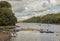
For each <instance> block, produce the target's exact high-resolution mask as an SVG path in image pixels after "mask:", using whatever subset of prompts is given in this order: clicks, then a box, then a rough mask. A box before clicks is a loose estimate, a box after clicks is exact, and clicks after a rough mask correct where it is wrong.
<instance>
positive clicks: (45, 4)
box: [5, 0, 60, 20]
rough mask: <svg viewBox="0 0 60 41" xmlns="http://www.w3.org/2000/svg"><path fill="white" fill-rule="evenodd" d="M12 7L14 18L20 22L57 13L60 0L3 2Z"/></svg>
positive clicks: (13, 0)
mask: <svg viewBox="0 0 60 41" xmlns="http://www.w3.org/2000/svg"><path fill="white" fill-rule="evenodd" d="M5 1H8V2H9V3H10V4H11V5H12V10H13V12H14V13H15V15H16V17H17V18H18V20H19V19H21V20H23V19H26V18H30V17H32V16H39V15H45V14H48V13H52V12H55V13H57V12H59V11H60V10H58V9H60V8H58V7H56V6H60V0H5ZM57 8H58V9H57Z"/></svg>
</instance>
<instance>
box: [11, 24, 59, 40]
mask: <svg viewBox="0 0 60 41" xmlns="http://www.w3.org/2000/svg"><path fill="white" fill-rule="evenodd" d="M17 25H19V26H20V27H19V28H18V29H22V28H23V29H27V28H28V29H38V30H39V29H44V30H47V29H48V30H49V31H54V32H55V33H40V32H39V31H23V30H22V31H19V32H17V36H16V37H12V40H11V41H60V25H52V24H40V23H39V24H38V23H19V24H17ZM56 35H57V36H56Z"/></svg>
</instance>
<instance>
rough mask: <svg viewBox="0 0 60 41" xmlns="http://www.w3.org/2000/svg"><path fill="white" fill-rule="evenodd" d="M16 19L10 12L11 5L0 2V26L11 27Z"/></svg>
mask: <svg viewBox="0 0 60 41" xmlns="http://www.w3.org/2000/svg"><path fill="white" fill-rule="evenodd" d="M16 22H17V18H16V17H15V15H14V13H13V12H12V10H11V5H10V4H9V3H8V2H6V1H1V2H0V26H13V25H15V23H16Z"/></svg>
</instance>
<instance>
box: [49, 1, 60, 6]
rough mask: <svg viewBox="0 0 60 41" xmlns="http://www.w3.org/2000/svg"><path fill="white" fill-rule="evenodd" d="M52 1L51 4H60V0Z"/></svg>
mask: <svg viewBox="0 0 60 41" xmlns="http://www.w3.org/2000/svg"><path fill="white" fill-rule="evenodd" d="M50 2H51V5H53V6H54V5H55V6H56V5H60V0H50Z"/></svg>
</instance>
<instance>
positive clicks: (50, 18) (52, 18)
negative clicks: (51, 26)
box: [23, 13, 60, 24]
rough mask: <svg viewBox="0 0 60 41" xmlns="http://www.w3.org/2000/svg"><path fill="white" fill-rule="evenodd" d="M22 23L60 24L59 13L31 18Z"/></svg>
mask: <svg viewBox="0 0 60 41" xmlns="http://www.w3.org/2000/svg"><path fill="white" fill-rule="evenodd" d="M23 22H33V23H57V24H59V23H60V13H58V14H47V15H44V16H42V17H41V16H38V17H32V18H30V19H28V20H24V21H23Z"/></svg>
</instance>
